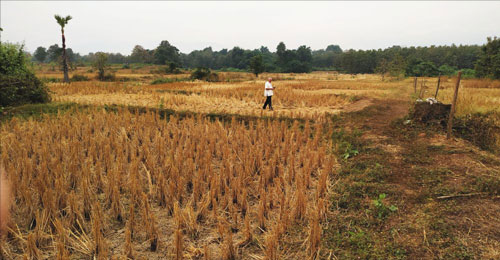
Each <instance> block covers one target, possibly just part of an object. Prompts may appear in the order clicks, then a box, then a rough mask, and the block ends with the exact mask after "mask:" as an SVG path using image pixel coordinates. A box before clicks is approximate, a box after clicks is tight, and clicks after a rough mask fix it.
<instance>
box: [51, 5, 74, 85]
mask: <svg viewBox="0 0 500 260" xmlns="http://www.w3.org/2000/svg"><path fill="white" fill-rule="evenodd" d="M54 18H56V21H57V23H58V24H59V25H60V26H61V35H62V49H63V52H62V59H63V71H64V82H66V83H68V82H69V77H68V60H67V59H66V38H65V37H64V27H65V26H66V24H68V22H69V20H71V19H73V17H71V16H70V15H68V16H66V17H61V16H60V15H57V14H56V15H54Z"/></svg>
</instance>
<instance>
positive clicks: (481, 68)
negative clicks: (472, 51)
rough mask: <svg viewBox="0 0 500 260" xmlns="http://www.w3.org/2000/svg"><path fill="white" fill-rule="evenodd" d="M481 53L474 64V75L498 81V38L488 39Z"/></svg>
mask: <svg viewBox="0 0 500 260" xmlns="http://www.w3.org/2000/svg"><path fill="white" fill-rule="evenodd" d="M481 51H482V52H481V55H480V57H479V60H478V61H477V64H476V75H477V76H479V77H481V78H483V77H488V78H494V79H500V38H497V37H495V38H494V39H492V38H490V37H488V42H487V43H486V44H485V45H484V46H483V47H482V48H481Z"/></svg>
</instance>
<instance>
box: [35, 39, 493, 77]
mask: <svg viewBox="0 0 500 260" xmlns="http://www.w3.org/2000/svg"><path fill="white" fill-rule="evenodd" d="M499 41H500V39H497V38H496V37H495V38H494V39H492V38H488V42H487V43H486V44H485V45H483V46H480V45H459V46H457V45H451V46H430V47H400V46H393V47H389V48H386V49H377V50H353V49H349V50H342V48H341V47H340V46H339V45H329V46H327V47H326V48H325V49H320V50H311V48H310V47H308V46H305V45H303V46H300V47H298V48H297V49H288V48H287V47H286V45H285V44H284V43H283V42H280V43H279V44H278V46H277V47H276V50H275V51H274V52H273V51H271V50H269V49H268V48H267V47H265V46H262V47H260V48H258V49H254V50H248V49H242V48H240V47H234V48H232V49H229V50H228V49H222V50H220V51H214V50H213V49H212V48H211V47H207V48H205V49H202V50H194V51H192V52H190V53H187V54H186V53H181V52H180V51H179V49H178V48H176V47H175V46H173V45H171V44H170V43H169V42H168V41H162V42H161V43H160V44H159V45H158V47H156V48H155V49H146V48H144V47H142V46H140V45H136V46H135V47H134V48H133V50H132V53H131V54H130V55H123V54H120V53H107V57H108V62H109V63H112V64H132V63H141V64H159V65H167V67H168V68H170V70H171V71H174V70H176V69H178V68H186V69H192V68H209V69H213V70H229V71H231V70H236V71H252V72H254V73H256V74H258V73H261V72H264V71H266V72H294V73H307V72H310V71H312V70H336V71H339V72H342V73H349V74H358V73H380V74H382V75H391V76H437V75H439V74H440V75H453V74H455V73H456V71H458V70H462V71H464V74H466V75H471V76H474V75H475V76H478V77H493V78H499V77H500V75H498V72H496V71H497V70H498V69H494V68H493V69H491V67H492V66H493V67H494V66H498V67H500V62H499V61H498V60H500V58H499V57H500V54H499V53H500V52H499V48H500V44H499V43H498V42H499ZM61 52H62V48H60V47H59V46H58V45H57V44H54V45H51V46H49V47H48V48H44V47H38V48H37V49H36V51H35V52H34V54H33V60H35V61H38V62H52V63H61V60H62V59H61ZM66 55H67V59H68V62H69V64H70V66H73V67H74V66H76V65H79V66H80V65H83V64H88V63H91V62H93V60H95V59H96V55H98V53H89V54H87V55H80V54H79V53H75V52H73V50H72V49H71V48H67V49H66ZM495 64H496V65H495Z"/></svg>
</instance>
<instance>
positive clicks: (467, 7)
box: [0, 1, 500, 54]
mask: <svg viewBox="0 0 500 260" xmlns="http://www.w3.org/2000/svg"><path fill="white" fill-rule="evenodd" d="M0 8H1V16H0V27H2V28H3V32H2V33H1V40H2V41H3V42H12V43H24V44H25V49H26V50H27V51H30V52H33V51H34V50H35V49H36V48H37V47H38V46H44V47H46V48H47V47H49V46H50V45H52V44H56V43H57V44H59V46H61V36H60V27H59V25H58V24H57V23H56V21H55V19H54V14H60V15H63V16H66V15H71V16H72V17H73V20H71V21H70V22H69V23H68V25H66V28H65V34H66V44H67V47H69V48H72V49H73V51H75V52H79V53H80V54H87V53H89V52H97V51H104V52H114V53H115V52H120V53H122V54H130V53H131V51H132V49H133V47H134V46H135V45H141V46H143V47H144V48H147V49H154V48H156V47H157V46H158V45H159V43H160V42H161V41H162V40H168V41H169V42H170V43H171V44H172V45H174V46H176V47H177V48H178V49H179V50H180V51H181V52H184V53H188V52H190V51H192V50H195V49H203V48H205V47H208V46H211V47H212V48H213V49H214V50H220V49H223V48H227V49H231V48H233V47H234V46H239V47H241V48H244V49H256V48H259V47H260V46H267V47H268V48H269V49H270V50H271V51H275V50H276V46H277V45H278V43H279V42H280V41H283V42H284V43H285V44H286V46H287V48H289V49H295V48H297V47H298V46H300V45H307V46H309V47H311V48H312V49H313V50H316V49H324V48H326V46H328V45H330V44H338V45H340V47H341V48H342V49H344V50H345V49H365V50H366V49H379V48H387V47H391V46H393V45H400V46H430V45H451V44H453V43H454V44H457V45H459V44H480V45H481V44H484V43H485V42H486V37H488V36H500V15H499V14H500V1H489V2H477V1H467V2H463V1H461V2H453V1H444V2H430V1H426V2H407V1H401V2H396V1H387V2H377V1H368V2H362V1H355V2H340V1H333V2H306V1H292V2H286V1H276V2H263V1H257V2H252V1H234V2H229V1H220V2H207V1H203V2H194V1H191V2H173V1H172V2H167V1H153V2H145V1H140V2H139V1H110V2H102V1H100V2H94V1H0Z"/></svg>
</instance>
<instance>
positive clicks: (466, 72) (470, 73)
mask: <svg viewBox="0 0 500 260" xmlns="http://www.w3.org/2000/svg"><path fill="white" fill-rule="evenodd" d="M475 77H476V71H475V70H473V69H463V70H462V78H464V79H472V78H475Z"/></svg>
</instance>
